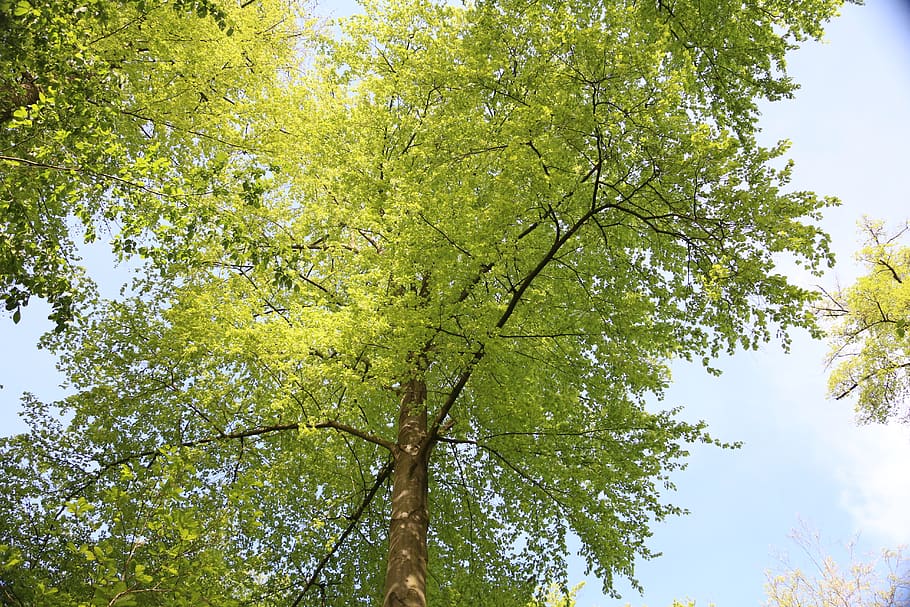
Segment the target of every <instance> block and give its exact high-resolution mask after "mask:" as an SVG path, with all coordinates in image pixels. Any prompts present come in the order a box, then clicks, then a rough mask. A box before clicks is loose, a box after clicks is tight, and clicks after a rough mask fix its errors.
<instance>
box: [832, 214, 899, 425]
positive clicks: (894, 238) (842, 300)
mask: <svg viewBox="0 0 910 607" xmlns="http://www.w3.org/2000/svg"><path fill="white" fill-rule="evenodd" d="M907 230H908V226H907V225H906V224H905V225H903V226H901V227H899V228H898V229H897V230H895V231H894V232H889V231H888V230H887V229H886V228H885V226H884V224H883V223H882V222H880V221H872V220H868V219H867V220H865V221H864V222H863V232H864V234H865V236H866V242H865V245H864V246H863V248H862V249H861V250H860V252H859V253H858V254H857V260H858V261H859V262H860V263H861V264H862V265H863V266H864V268H865V270H866V274H865V275H863V276H861V277H859V278H858V279H857V280H856V282H855V283H854V284H852V285H850V286H849V287H847V288H844V289H839V290H837V291H834V292H833V293H830V294H828V297H827V298H826V302H825V305H824V306H823V308H822V310H821V311H822V314H823V315H825V316H826V317H828V318H831V319H834V324H833V326H832V328H831V330H830V332H829V339H830V340H831V354H830V355H829V364H830V365H831V366H832V367H833V368H832V371H831V378H830V382H829V386H830V394H831V396H833V397H834V398H835V399H838V400H839V399H842V398H847V397H850V396H855V397H856V408H857V413H858V416H859V419H860V421H863V422H872V421H874V422H886V421H889V420H898V421H901V422H904V423H908V422H910V409H908V407H907V397H908V395H910V337H908V335H907V328H908V327H910V247H907V246H906V245H904V244H902V242H901V240H902V238H904V237H905V236H906V234H907Z"/></svg>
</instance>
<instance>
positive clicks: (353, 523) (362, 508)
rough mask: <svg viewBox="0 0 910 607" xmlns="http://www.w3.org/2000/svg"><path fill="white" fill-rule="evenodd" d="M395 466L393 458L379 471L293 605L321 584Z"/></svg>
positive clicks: (294, 606) (297, 603) (295, 606)
mask: <svg viewBox="0 0 910 607" xmlns="http://www.w3.org/2000/svg"><path fill="white" fill-rule="evenodd" d="M393 467H394V464H393V460H392V458H389V460H388V461H387V462H386V463H385V465H384V466H383V467H382V469H381V470H380V471H379V473H378V474H377V475H376V480H375V481H374V482H373V486H372V487H370V490H369V491H367V493H366V495H365V496H364V497H363V500H362V501H361V502H360V505H359V506H358V507H357V509H356V510H355V511H354V512H352V513H351V514H350V516H348V520H349V521H350V523H348V526H347V527H345V529H344V531H342V532H341V535H339V536H338V539H336V540H335V542H334V543H333V544H332V547H331V548H329V550H328V552H326V553H325V554H324V555H322V558H321V559H319V562H318V563H317V564H316V568H315V569H313V573H312V574H310V577H309V579H308V580H307V582H306V584H305V585H304V586H303V589H302V590H301V591H300V592H299V593H298V594H297V598H295V599H294V602H293V603H291V607H297V606H298V605H299V604H300V601H302V600H303V597H304V596H305V595H306V593H307V592H308V591H309V590H310V588H312V587H313V586H318V585H319V584H318V583H317V582H316V580H318V579H319V576H320V574H321V573H322V570H323V569H324V568H325V566H326V565H327V564H328V562H329V560H331V558H332V557H333V556H334V555H335V553H336V552H337V551H338V549H339V548H341V546H342V545H343V544H344V542H345V540H347V538H348V536H349V535H350V534H351V532H352V531H354V529H355V528H356V527H357V525H358V524H359V523H360V519H361V517H363V513H364V512H366V509H367V508H368V507H369V505H370V503H371V502H372V501H373V498H374V497H375V496H376V493H377V492H378V491H379V489H380V488H381V487H382V485H383V484H385V482H386V480H387V479H388V478H389V476H390V475H391V474H392V468H393Z"/></svg>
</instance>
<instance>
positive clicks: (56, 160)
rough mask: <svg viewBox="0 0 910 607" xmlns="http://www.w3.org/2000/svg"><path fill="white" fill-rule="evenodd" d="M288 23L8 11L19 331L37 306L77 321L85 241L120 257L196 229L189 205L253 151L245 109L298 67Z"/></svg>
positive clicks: (155, 7) (3, 79) (51, 3)
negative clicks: (102, 237)
mask: <svg viewBox="0 0 910 607" xmlns="http://www.w3.org/2000/svg"><path fill="white" fill-rule="evenodd" d="M294 16H295V15H294V14H293V13H292V12H290V11H289V10H288V8H287V7H285V6H283V5H282V3H280V2H272V1H271V0H265V1H258V0H257V1H256V2H246V3H243V5H242V6H238V5H236V4H234V3H227V2H220V1H219V0H214V1H213V0H154V1H151V2H149V1H146V0H123V1H119V0H113V1H112V0H85V1H84V2H83V1H76V0H47V1H43V2H36V3H34V4H33V3H32V2H30V1H29V0H3V1H2V2H0V47H2V48H3V53H2V54H0V217H2V222H0V297H2V298H3V300H4V303H5V306H6V310H8V311H10V312H11V313H12V317H13V320H14V321H18V320H19V318H20V315H21V308H22V306H24V305H25V304H27V303H28V300H29V298H30V297H31V296H37V297H42V298H45V299H47V301H48V302H49V303H50V305H51V308H52V314H51V318H52V319H53V320H55V321H56V322H57V323H58V325H60V326H62V324H63V323H65V322H66V321H67V320H69V319H70V318H72V316H73V313H74V308H73V306H74V303H75V302H76V301H78V300H79V299H81V298H82V297H84V296H85V295H86V294H87V289H88V284H87V283H86V282H85V281H84V280H83V277H84V274H83V272H82V270H81V268H80V267H79V264H78V261H79V258H78V255H77V245H78V244H79V241H80V240H84V241H85V242H91V241H93V240H95V237H96V232H97V231H98V230H102V231H103V232H105V233H109V234H110V236H111V237H112V238H114V239H115V241H114V249H115V252H117V253H118V254H121V255H123V254H132V253H135V252H137V248H138V247H142V246H144V247H148V246H152V245H153V244H162V243H161V242H160V241H158V242H155V241H148V240H146V241H144V242H143V240H142V239H140V238H139V236H140V235H141V234H142V233H143V231H144V230H145V229H146V228H148V227H151V226H155V225H160V224H161V223H162V222H164V223H166V224H167V225H168V226H170V227H171V228H174V227H175V226H183V227H185V228H186V229H190V230H191V229H192V225H189V226H184V224H183V219H182V215H183V211H184V210H185V208H186V207H187V205H188V204H189V202H190V201H191V200H193V199H194V198H197V197H198V196H199V194H200V193H201V192H209V191H211V190H212V189H213V188H218V187H232V186H231V185H230V184H231V183H232V182H234V181H239V180H236V179H235V176H233V175H231V176H226V175H224V173H225V163H224V161H223V158H224V156H225V154H227V153H229V152H233V151H238V150H248V149H250V148H254V147H255V146H256V145H259V144H258V143H256V141H254V138H253V137H251V134H252V133H251V129H250V119H249V117H250V116H255V115H256V112H255V110H252V109H251V107H252V106H253V105H254V104H255V101H256V99H257V98H258V97H259V95H260V94H262V92H263V91H264V88H265V87H266V86H267V85H268V83H269V82H274V81H275V79H276V78H278V77H279V75H280V72H279V69H280V68H281V67H282V66H287V65H289V64H290V61H291V57H292V56H293V52H294V50H295V47H296V46H297V44H296V40H297V38H296V34H297V30H298V25H297V24H296V23H295V22H294ZM294 61H296V59H295V60H294ZM256 135H257V136H261V135H265V133H261V132H257V133H256ZM260 143H261V142H260ZM224 178H226V180H225V179H224ZM193 217H194V218H196V220H198V213H197V214H194V215H193ZM191 221H192V220H191Z"/></svg>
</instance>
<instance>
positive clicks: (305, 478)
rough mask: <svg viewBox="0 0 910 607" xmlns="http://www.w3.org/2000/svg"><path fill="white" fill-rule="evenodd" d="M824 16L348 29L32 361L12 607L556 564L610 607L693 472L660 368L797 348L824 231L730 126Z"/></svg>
mask: <svg viewBox="0 0 910 607" xmlns="http://www.w3.org/2000/svg"><path fill="white" fill-rule="evenodd" d="M839 5H840V2H839V1H837V0H804V1H799V2H793V1H787V2H774V3H768V2H767V1H755V2H752V1H747V2H735V3H733V2H728V1H719V0H718V1H713V2H704V1H701V2H689V1H687V0H678V1H676V2H664V1H660V2H610V3H603V2H594V1H592V0H573V1H569V2H566V1H560V2H535V3H528V2H524V1H518V0H495V1H494V0H488V1H478V2H475V3H472V4H469V5H467V6H465V7H455V6H450V5H448V4H445V3H443V4H435V3H431V2H427V1H423V0H409V1H402V2H388V3H383V2H376V3H369V4H368V5H367V11H366V14H364V15H362V16H358V17H355V18H353V19H351V20H349V21H347V22H346V24H345V25H344V27H343V29H342V31H341V33H340V34H338V35H337V36H336V37H327V38H325V39H324V40H322V41H321V43H320V45H319V48H320V50H319V52H318V53H316V54H315V55H314V56H313V57H311V58H310V59H309V60H308V61H307V62H306V63H305V65H304V68H303V69H302V70H301V71H299V72H294V73H289V74H287V76H286V77H285V78H284V79H283V81H282V86H281V87H279V88H273V89H271V90H269V91H268V94H266V95H263V96H261V98H260V99H259V100H258V101H257V106H256V110H257V112H258V114H257V122H256V123H255V126H256V131H257V132H258V133H271V134H274V136H272V137H270V138H269V140H268V143H269V145H268V146H263V149H260V150H258V151H257V153H255V154H227V155H225V156H224V157H223V158H222V161H223V162H224V166H225V167H228V168H229V170H230V174H232V175H239V176H241V177H242V178H241V180H240V184H241V187H238V188H220V189H218V190H217V192H214V193H213V195H212V196H203V195H200V196H197V197H194V198H192V199H191V200H190V201H188V202H187V204H186V205H185V206H182V207H180V209H179V214H177V213H176V212H175V214H174V215H172V216H171V217H173V218H174V219H173V221H174V223H173V224H163V225H161V226H159V227H158V232H157V233H156V238H158V239H161V240H163V241H165V242H167V244H168V246H167V248H166V251H162V254H151V259H152V261H153V263H151V264H150V265H149V267H148V270H149V271H148V272H147V273H146V274H145V275H144V276H141V277H140V278H139V279H138V282H137V284H136V289H137V291H138V292H137V294H136V296H135V297H132V298H127V299H124V300H122V301H117V302H108V303H106V304H103V305H100V306H99V307H98V309H97V311H96V312H95V313H94V314H93V315H92V316H91V317H89V318H87V319H85V320H84V321H81V322H80V323H78V324H77V326H75V327H74V328H72V329H71V330H69V331H67V332H63V333H61V334H60V335H58V336H57V337H55V338H51V339H50V340H49V342H48V343H49V345H53V346H54V347H56V348H57V351H58V352H59V353H60V355H61V365H62V367H63V368H64V369H66V371H67V373H68V375H69V378H70V382H71V386H72V388H73V389H74V394H73V395H72V396H71V397H69V398H67V399H66V400H64V401H63V402H61V403H57V406H59V407H60V408H62V409H64V410H65V411H68V412H69V413H70V415H71V419H70V421H69V422H68V424H67V426H66V427H65V428H63V427H60V428H57V427H54V426H51V425H50V424H51V422H50V421H48V420H49V418H48V415H47V409H46V407H44V406H43V405H41V404H40V403H32V404H31V407H30V410H31V411H32V413H31V415H32V417H33V420H34V425H35V428H36V429H35V430H34V432H33V435H30V436H23V437H18V438H14V439H11V440H9V441H7V442H6V444H5V446H4V455H5V456H6V457H5V458H4V461H5V462H6V463H5V464H4V465H5V466H6V467H7V469H8V470H7V476H4V478H9V479H13V480H11V481H5V482H9V483H10V484H12V485H13V487H12V488H11V490H10V491H7V492H4V495H3V497H2V504H3V510H4V511H6V512H7V513H10V514H9V516H8V517H7V518H6V519H5V520H6V521H7V522H6V524H5V526H4V527H2V528H0V530H2V533H0V543H2V544H4V545H5V546H6V548H5V550H6V554H8V555H9V556H8V562H13V563H15V564H14V565H8V572H9V573H8V577H6V578H5V579H9V580H13V581H12V582H7V583H6V584H5V586H4V587H3V590H4V591H5V592H6V594H7V595H8V596H10V597H14V598H12V599H9V601H10V603H11V604H21V605H25V604H31V603H30V601H32V599H31V598H29V597H31V596H32V594H33V593H34V592H35V590H34V589H35V588H39V587H42V588H54V589H63V590H60V593H66V594H67V596H68V597H69V599H68V600H71V602H77V601H84V602H92V601H94V602H97V603H103V604H117V602H118V601H120V600H123V599H126V598H128V599H129V600H131V601H135V603H136V604H144V603H145V602H148V603H154V604H163V603H166V604H175V605H177V604H182V602H189V601H191V600H196V601H197V602H198V597H199V596H207V597H209V600H212V601H218V602H221V603H226V604H230V601H237V602H241V603H247V604H248V603H253V604H261V605H272V604H274V605H289V606H293V607H296V606H297V605H342V604H343V605H352V604H378V603H380V602H381V603H384V604H385V605H387V606H389V607H392V606H399V605H407V606H423V605H426V604H427V597H428V596H430V597H433V603H434V604H439V605H444V604H452V605H461V604H471V605H497V606H509V605H516V606H524V605H526V604H527V603H528V601H529V599H530V597H531V596H532V595H533V594H534V592H535V591H536V589H538V588H542V587H545V586H546V585H547V584H548V583H549V582H550V581H554V580H555V581H557V582H564V576H565V559H566V556H567V554H568V551H569V541H570V534H572V535H574V536H575V537H577V538H578V541H579V542H580V546H581V554H582V556H583V557H584V559H585V560H586V562H587V565H588V567H589V568H590V569H591V570H592V571H593V572H594V573H596V574H597V575H598V576H599V577H600V578H601V579H602V580H603V583H604V589H605V590H606V591H608V592H613V590H612V588H613V579H614V576H616V575H621V576H627V577H632V576H633V575H634V563H635V560H636V559H637V558H643V557H644V558H646V557H649V556H652V553H651V552H650V551H649V549H648V547H647V545H646V540H647V538H648V537H649V535H650V525H651V524H652V522H653V521H658V520H661V519H663V518H664V517H666V516H668V515H672V514H677V513H679V512H680V509H679V508H677V507H675V506H673V505H670V504H667V503H665V502H664V501H663V500H662V492H663V490H664V489H665V488H668V487H672V484H671V481H670V476H669V475H670V473H671V472H672V471H673V470H674V469H676V468H678V467H679V466H681V465H682V463H683V462H682V458H683V457H684V456H685V455H686V445H687V444H689V443H691V442H693V441H708V442H714V441H713V439H712V438H711V437H710V436H709V435H708V434H707V433H706V431H705V426H704V424H702V423H698V424H690V423H686V422H683V421H680V420H679V419H678V418H677V416H676V413H677V410H676V409H671V410H669V411H660V410H656V408H655V407H654V406H653V405H649V404H648V403H649V402H653V397H654V396H657V397H660V396H661V395H662V393H663V390H664V389H665V387H666V386H667V383H668V381H669V372H668V364H669V362H670V361H671V360H673V359H675V358H685V359H689V360H691V359H698V360H702V361H703V362H704V364H705V365H706V366H709V365H710V361H711V359H712V358H713V357H715V356H717V355H718V354H720V353H722V352H732V351H734V350H736V349H737V348H739V347H745V348H750V347H757V346H758V345H760V344H762V343H764V342H766V341H768V340H769V339H771V337H772V335H773V334H775V333H777V334H778V335H781V336H783V338H784V344H785V345H786V343H787V341H786V333H787V331H788V330H790V329H792V328H799V327H809V328H812V317H811V315H810V314H808V312H807V305H808V303H809V302H810V301H811V299H812V294H811V293H809V292H807V291H805V290H802V289H800V288H798V287H796V286H793V285H790V284H789V283H788V282H787V280H786V279H785V277H783V276H782V275H780V274H778V273H776V272H775V266H774V260H775V258H776V257H777V256H778V255H780V254H790V255H792V256H794V257H795V258H796V260H797V261H799V262H800V263H803V264H805V265H806V266H807V267H808V268H809V269H811V270H813V271H817V270H819V268H820V267H821V266H822V265H824V264H825V263H827V262H830V255H829V253H828V248H827V242H828V241H827V237H826V235H825V234H823V233H822V232H821V231H820V230H819V229H818V228H817V227H816V226H814V225H812V223H811V220H813V219H817V218H818V215H819V213H820V209H822V208H823V207H824V206H826V205H828V204H831V203H832V201H831V200H830V199H823V198H819V197H817V196H815V195H814V194H812V193H809V192H790V191H787V188H786V187H785V186H786V184H787V182H788V179H789V175H790V170H791V168H790V166H789V165H784V166H783V168H779V167H780V163H779V162H777V160H778V159H779V157H780V156H781V155H782V154H783V153H784V152H785V148H786V145H785V144H780V145H778V146H775V147H774V148H771V149H767V148H763V147H761V146H759V145H758V144H757V143H756V141H755V131H756V119H757V114H758V112H757V109H756V103H757V102H758V101H759V100H760V99H778V98H780V97H786V96H789V95H790V94H791V92H792V91H793V89H794V88H795V84H794V83H792V82H791V81H790V80H789V79H788V78H787V76H786V74H785V72H784V58H785V53H786V51H788V50H789V49H790V48H792V47H793V46H794V45H795V44H796V43H797V42H798V41H800V40H803V39H805V38H807V37H817V36H819V35H820V34H821V25H822V24H823V22H824V21H825V20H827V19H829V18H830V17H832V16H833V15H834V14H835V12H836V10H837V8H838V6H839ZM178 219H179V221H178ZM806 220H810V222H809V223H806ZM159 251H161V250H159ZM152 253H154V252H152ZM164 253H166V254H164ZM709 368H710V367H709ZM73 478H77V479H78V480H76V481H73V480H72V479H73ZM38 495H41V496H43V497H42V498H40V499H38V498H37V497H36V496H38ZM60 504H66V507H63V508H61V506H60ZM26 506H27V507H26ZM197 562H198V563H200V564H201V565H200V566H194V563H197ZM48 563H66V566H51V567H48ZM76 564H78V566H76ZM70 565H72V566H70ZM140 567H141V569H140ZM39 584H41V585H40V586H39ZM194 592H195V593H196V594H193V593H194ZM73 597H75V598H73ZM35 601H37V599H36V600H35ZM35 601H33V602H35Z"/></svg>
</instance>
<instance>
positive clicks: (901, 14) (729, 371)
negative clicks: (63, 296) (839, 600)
mask: <svg viewBox="0 0 910 607" xmlns="http://www.w3.org/2000/svg"><path fill="white" fill-rule="evenodd" d="M352 5H353V4H352V3H351V2H324V3H323V5H322V6H321V7H320V11H322V12H323V13H324V14H325V13H335V14H339V15H343V14H346V13H348V12H350V11H351V10H352ZM789 69H790V72H791V75H793V76H794V77H795V79H796V80H797V81H798V82H800V83H801V84H802V89H801V90H800V91H799V92H798V95H797V98H796V99H795V100H792V101H787V102H782V103H777V104H773V105H767V106H764V109H763V118H762V126H763V131H764V133H763V137H765V142H766V143H768V144H771V143H773V142H775V141H777V140H779V139H789V140H791V141H792V142H793V146H792V148H791V150H790V154H789V155H790V157H792V158H793V159H794V160H795V161H796V171H795V175H794V182H793V185H794V187H796V188H798V189H810V190H814V191H817V192H819V193H823V194H831V195H835V196H838V197H839V198H840V199H841V200H842V201H843V204H842V206H840V207H839V208H836V209H832V210H830V211H829V212H828V213H827V214H826V217H825V220H824V222H823V226H824V227H825V228H826V229H827V231H828V232H829V233H830V234H831V235H832V239H833V246H834V249H835V251H836V253H837V256H838V265H837V267H836V269H835V270H834V271H833V272H831V273H829V274H828V275H826V276H825V277H823V278H821V279H815V280H814V282H815V283H817V284H821V285H823V286H825V287H827V288H830V287H832V286H834V285H835V284H836V283H837V282H840V283H842V284H847V283H849V282H850V281H851V280H852V279H853V278H854V277H855V276H856V275H857V272H858V269H857V267H856V266H855V264H854V263H853V259H852V254H853V251H855V250H856V249H857V248H858V247H859V235H858V232H857V230H856V222H857V221H858V220H859V219H860V218H861V217H862V216H863V215H869V216H871V217H876V218H881V219H884V220H886V221H889V222H892V223H896V222H898V221H902V220H905V219H908V218H910V192H908V187H907V176H908V173H910V153H908V148H907V146H908V144H910V2H905V1H900V0H868V4H867V5H866V6H853V5H848V6H846V7H845V8H844V10H843V15H842V17H841V18H839V19H838V20H836V21H835V22H833V23H832V24H830V26H829V28H828V31H827V35H826V42H825V43H824V44H810V45H808V46H807V47H805V48H804V49H801V50H800V51H798V52H796V53H795V54H794V55H793V56H792V57H791V59H790V62H789ZM797 279H799V280H804V279H805V278H804V277H797ZM46 314H47V309H46V306H43V305H42V304H41V302H34V303H32V304H31V305H29V307H28V308H27V309H26V310H25V313H24V314H23V320H22V322H21V323H20V324H19V325H13V324H12V323H11V322H10V321H9V320H6V319H4V320H0V344H2V347H0V384H2V385H3V388H2V389H0V435H9V434H12V433H14V432H17V431H21V430H23V429H24V426H23V425H22V424H21V422H20V421H19V420H18V418H17V416H16V411H17V409H18V402H19V396H20V395H21V393H22V392H23V391H30V392H33V393H35V394H37V395H38V396H39V397H41V398H43V399H53V398H55V397H58V396H60V395H61V394H62V391H61V389H60V388H59V384H60V383H61V381H62V377H61V376H60V375H59V374H57V373H56V371H55V370H54V360H53V358H52V357H51V356H50V355H49V354H48V353H47V352H43V351H40V350H38V349H37V348H36V347H35V343H36V342H37V339H38V337H39V336H40V334H41V333H42V332H43V331H46V330H49V329H51V328H52V326H51V324H50V323H49V322H48V321H46V320H45V319H44V318H45V316H46ZM794 337H795V339H794V342H793V345H792V349H791V352H790V353H789V354H785V353H784V352H783V351H782V349H781V348H780V346H779V344H770V345H769V346H767V347H765V348H763V349H762V350H760V351H758V352H740V353H738V354H737V355H735V356H734V357H732V358H724V359H722V360H721V361H720V362H719V364H718V365H717V366H719V367H720V368H721V369H722V370H723V375H721V376H720V377H713V376H710V375H708V374H706V373H705V372H704V371H703V370H702V369H701V367H700V366H697V365H695V366H686V365H677V366H676V367H675V368H674V384H673V386H672V387H671V389H670V390H669V391H668V393H667V396H666V399H665V401H664V402H663V403H660V404H657V405H656V406H666V407H671V406H676V405H684V406H685V409H684V413H683V417H684V418H686V419H690V420H698V419H703V420H705V421H707V422H708V423H709V424H710V429H711V432H712V434H713V435H715V436H716V437H717V438H720V439H722V440H726V441H743V442H744V446H743V447H742V448H741V449H739V450H737V451H725V450H721V449H717V448H714V447H710V448H709V447H701V446H697V447H693V449H692V453H691V457H690V458H689V467H688V469H687V470H685V471H684V472H682V473H680V474H677V475H676V476H675V482H676V485H677V491H676V492H674V493H668V494H667V499H668V500H669V501H671V502H673V503H675V504H677V505H680V506H682V507H684V508H687V509H688V510H690V514H689V515H687V516H684V517H678V518H674V519H671V520H669V521H666V522H664V523H661V524H658V525H656V526H655V527H654V535H653V537H652V538H651V542H650V546H651V547H652V549H654V550H657V551H660V552H662V553H663V556H661V557H660V558H658V559H655V560H652V561H648V562H643V563H639V564H638V566H637V578H638V580H639V582H640V583H641V584H642V586H643V587H644V589H645V590H644V593H643V595H639V594H638V593H637V592H636V591H634V590H632V589H631V588H630V587H629V586H628V585H627V584H620V585H619V586H618V587H617V590H619V591H620V592H621V593H622V598H621V599H613V598H608V597H605V596H604V595H603V594H602V593H601V592H600V583H599V582H598V581H597V580H595V579H587V580H585V577H584V571H583V566H581V565H580V564H579V563H578V562H577V561H576V562H574V563H573V565H572V567H571V569H570V572H569V574H570V581H571V582H572V583H576V582H579V581H586V585H585V587H584V588H583V589H582V590H581V591H580V593H579V594H578V603H577V604H578V607H614V606H615V607H621V606H624V605H632V606H633V607H643V606H646V605H647V606H648V607H669V606H670V605H671V603H672V601H673V599H680V600H684V599H693V600H695V601H696V605H698V606H699V607H707V606H708V605H711V604H715V605H717V606H718V607H733V606H736V607H752V606H756V607H757V606H759V605H761V604H762V601H763V600H764V590H763V584H764V580H765V571H766V570H767V569H769V568H775V567H776V566H777V565H778V564H779V559H780V558H781V556H782V555H787V554H790V555H791V556H792V557H793V560H794V562H796V563H799V562H800V558H801V557H800V555H799V549H798V548H797V547H796V545H795V544H794V543H793V542H792V541H791V540H790V539H789V538H788V536H789V534H790V533H791V531H792V530H794V529H796V528H799V527H800V526H801V525H806V526H808V527H810V528H812V529H815V530H817V531H818V532H819V533H820V534H821V536H822V538H823V539H824V540H825V541H826V542H827V543H828V544H827V545H828V546H829V548H830V549H831V550H832V552H834V554H835V556H838V557H844V556H845V552H844V551H843V550H842V549H841V548H840V546H842V544H843V543H845V542H849V541H851V540H856V542H857V548H858V551H859V552H860V553H873V552H875V551H877V550H879V549H881V548H884V547H896V546H898V545H900V544H910V427H908V426H857V425H856V424H855V423H854V419H853V411H852V408H851V404H850V403H847V402H843V401H831V400H828V399H827V398H826V396H825V381H826V369H825V368H824V355H825V345H824V344H823V343H819V342H814V341H813V340H811V339H809V338H808V336H806V335H804V334H796V335H795V336H794Z"/></svg>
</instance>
